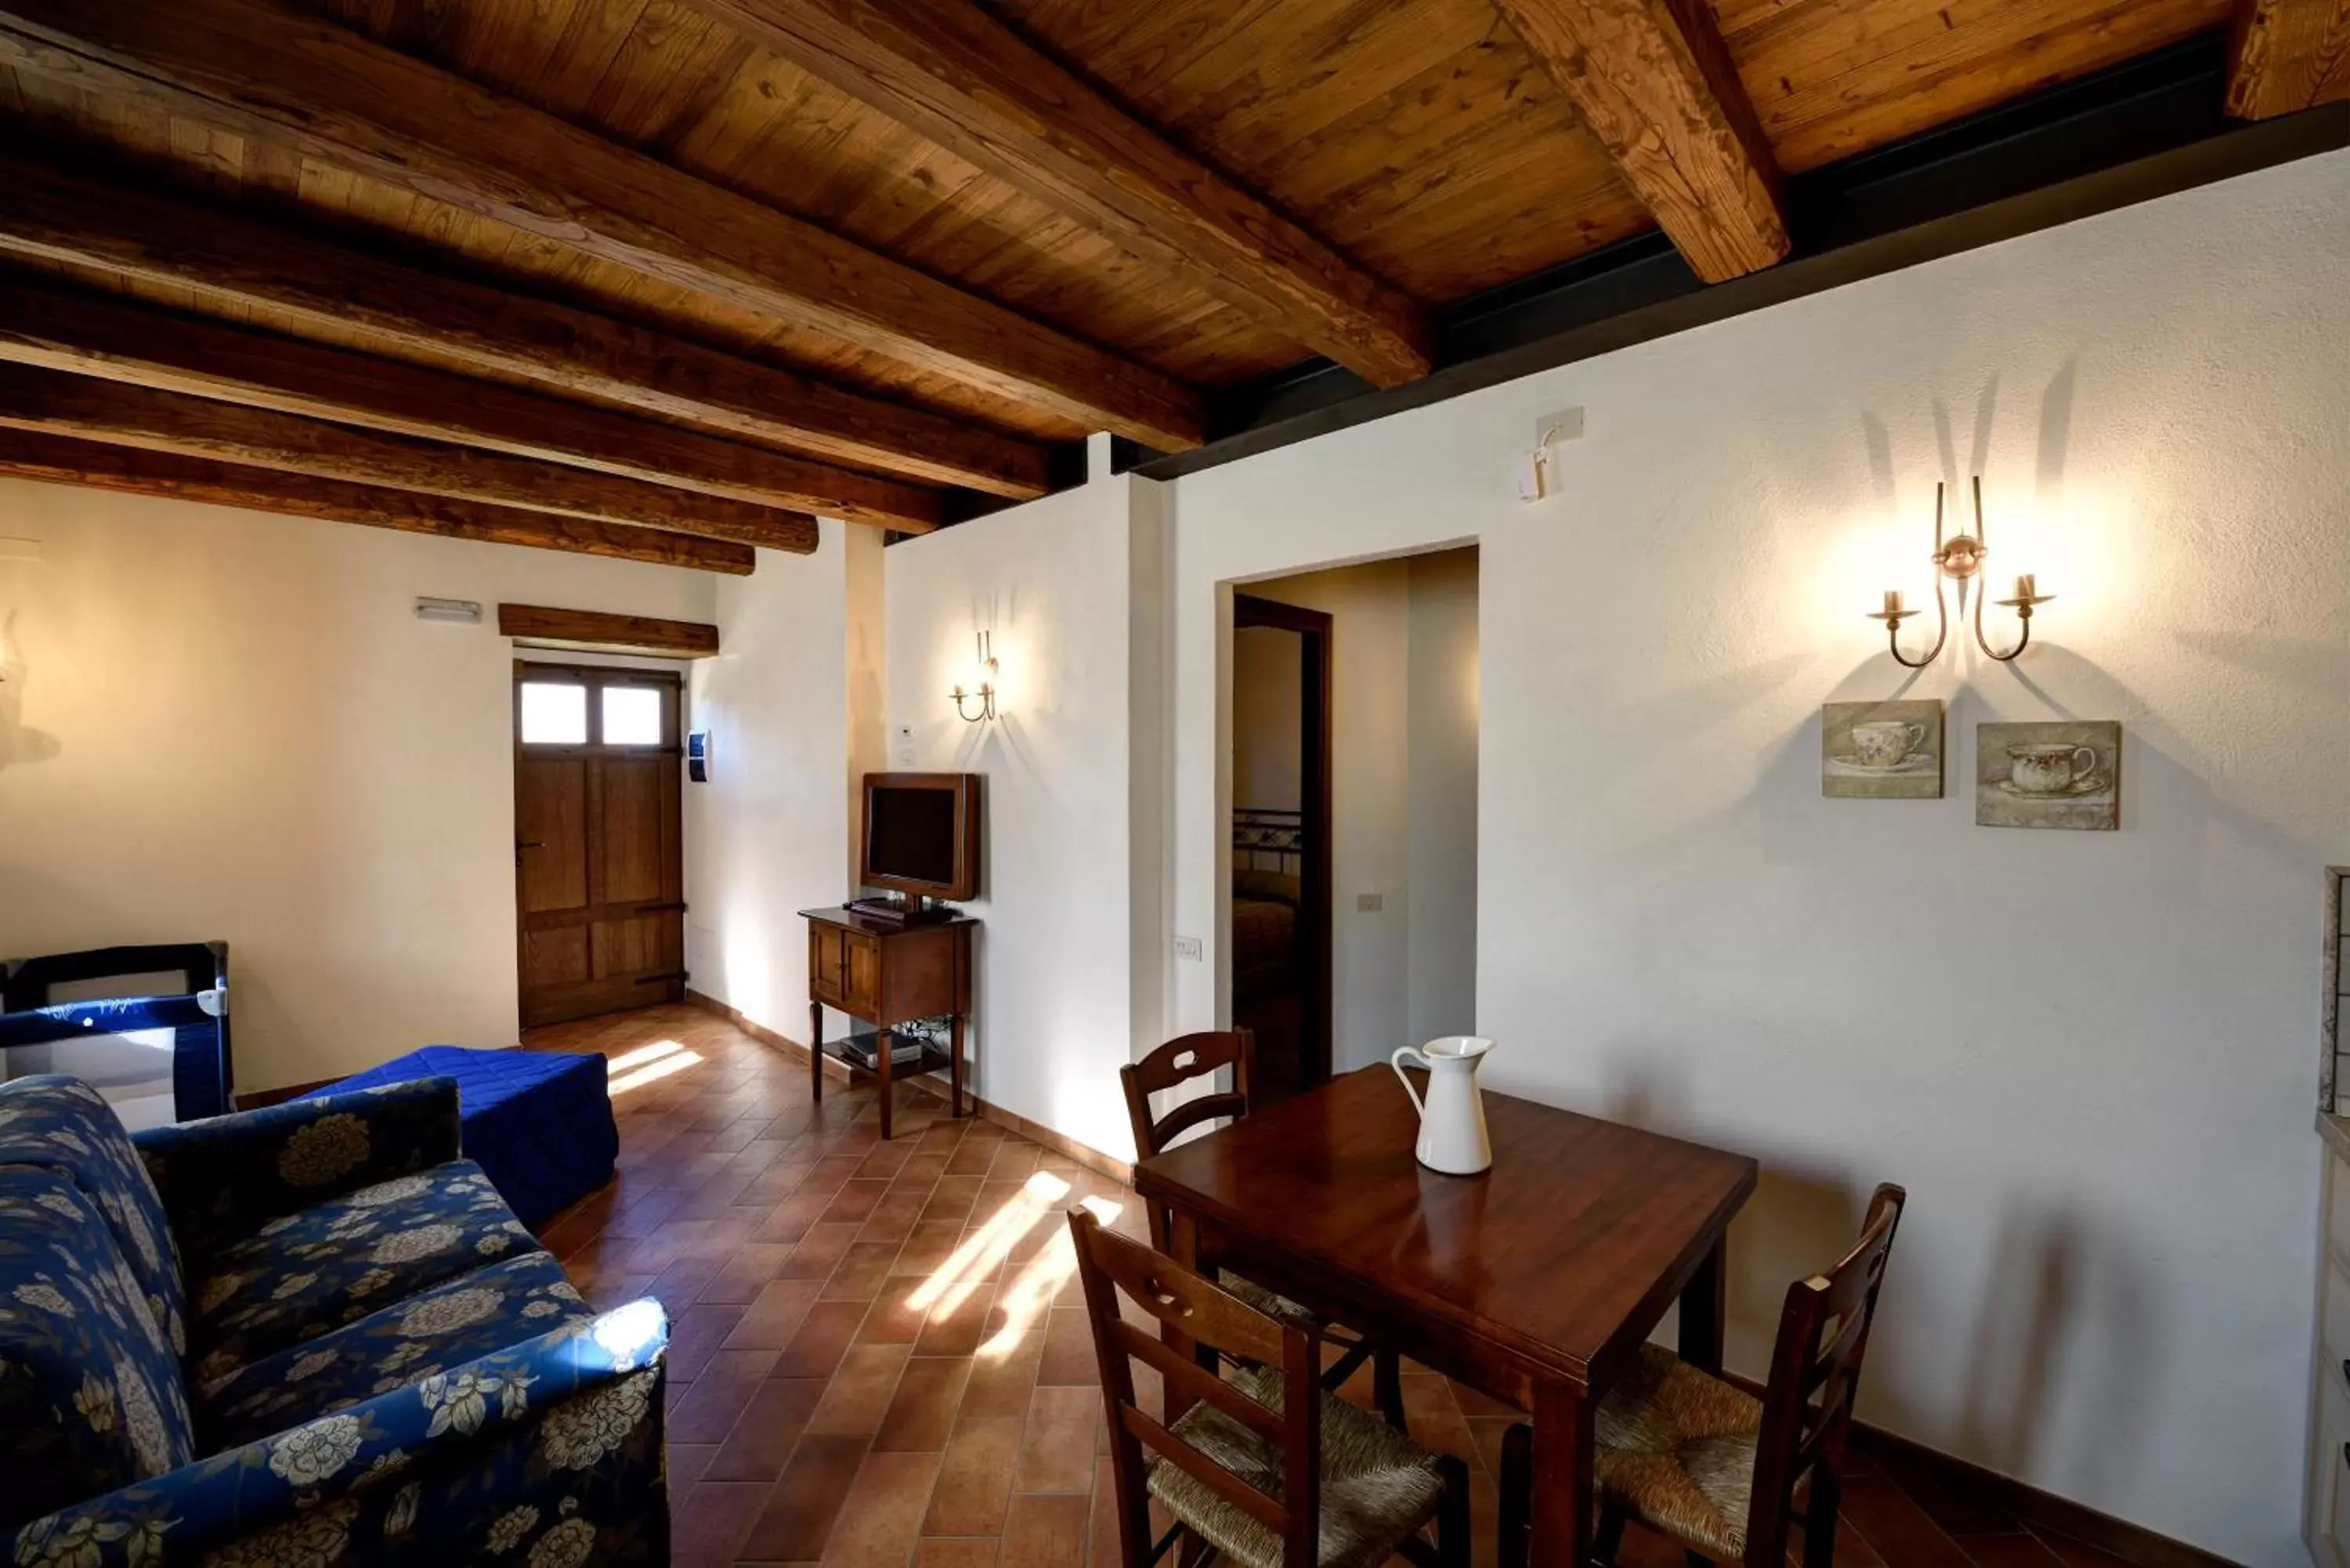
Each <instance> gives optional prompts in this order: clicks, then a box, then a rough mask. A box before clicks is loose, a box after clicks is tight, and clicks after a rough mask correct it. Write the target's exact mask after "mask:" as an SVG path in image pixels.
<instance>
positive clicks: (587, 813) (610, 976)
mask: <svg viewBox="0 0 2350 1568" xmlns="http://www.w3.org/2000/svg"><path fill="white" fill-rule="evenodd" d="M680 694H681V688H680V685H679V681H678V678H677V677H676V676H674V675H671V674H668V673H665V672H656V671H648V670H608V669H599V668H585V667H575V666H569V665H552V664H525V663H516V664H515V690H514V712H515V912H516V920H517V925H518V927H519V929H518V931H517V943H516V946H517V949H518V951H519V955H520V964H521V972H522V1022H523V1026H524V1027H525V1028H526V1029H527V1028H531V1027H534V1026H536V1025H537V1024H541V1023H558V1022H560V1021H562V1020H564V1019H567V1018H586V1017H588V1016H590V1015H592V1014H595V1013H598V1012H619V1011H620V1010H622V1009H624V1008H630V1007H647V1006H650V1005H652V1004H654V1003H656V1002H677V1001H681V1000H682V999H683V997H684V994H685V978H686V977H685V869H684V855H683V852H682V844H681V839H682V835H681V825H680V820H679V815H680V810H679V800H678V773H679V769H678V728H679V714H678V704H679V698H680Z"/></svg>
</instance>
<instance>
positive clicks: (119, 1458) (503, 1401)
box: [0, 1077, 669, 1568]
mask: <svg viewBox="0 0 2350 1568" xmlns="http://www.w3.org/2000/svg"><path fill="white" fill-rule="evenodd" d="M667 1345H668V1324H667V1322H666V1320H665V1319H664V1318H663V1316H662V1314H661V1310H660V1305H659V1304H658V1303H654V1302H650V1301H643V1302H636V1303H630V1304H629V1305H627V1306H624V1307H621V1308H619V1309H618V1310H616V1311H614V1312H610V1313H606V1314H602V1315H600V1316H599V1315H598V1314H595V1313H594V1312H592V1311H591V1310H589V1308H588V1307H587V1303H585V1302H583V1301H582V1300H581V1299H580V1297H579V1294H578V1293H577V1292H576V1291H575V1290H573V1289H572V1287H571V1286H570V1284H569V1283H568V1282H566V1281H565V1279H564V1277H563V1271H562V1269H561V1267H560V1266H558V1265H557V1264H556V1261H555V1259H554V1258H553V1257H552V1256H551V1255H549V1254H548V1253H547V1252H546V1251H544V1250H543V1249H541V1248H540V1247H539V1246H538V1245H537V1244H536V1242H535V1241H533V1240H532V1239H531V1236H530V1233H529V1232H528V1231H526V1230H525V1228H524V1227H523V1225H522V1224H521V1223H520V1222H519V1221H518V1220H515V1217H514V1215H513V1213H512V1212H511V1211H510V1210H507V1208H506V1207H505V1205H504V1203H502V1202H501V1201H500V1200H499V1199H498V1196H497V1193H496V1192H495V1190H494V1189H493V1188H492V1187H491V1186H490V1183H489V1180H488V1179H487V1178H486V1177H484V1175H483V1174H482V1171H481V1168H480V1167H478V1166H475V1165H473V1163H471V1162H470V1161H466V1160H463V1159H460V1158H458V1148H457V1091H456V1085H455V1084H454V1083H453V1082H452V1081H451V1080H449V1079H446V1078H436V1079H425V1080H421V1081H418V1082H412V1083H408V1084H401V1085H393V1086H390V1087H388V1088H380V1089H370V1090H363V1091H360V1092H358V1093H354V1094H350V1095H338V1096H331V1097H328V1098H326V1099H318V1100H305V1101H297V1102H294V1103H289V1104H286V1105H283V1106H272V1107H270V1108H269V1109H266V1110H260V1111H250V1112H246V1113H244V1114H242V1115H237V1116H219V1117H215V1118H213V1119H212V1120H209V1121H200V1122H191V1123H187V1124H185V1125H183V1126H179V1127H159V1128H155V1129H153V1130H151V1131H146V1132H141V1133H140V1134H139V1135H138V1136H137V1137H135V1138H133V1137H131V1136H130V1135H129V1134H127V1133H125V1132H124V1131H123V1129H122V1126H121V1123H120V1122H119V1121H118V1120H117V1119H116V1118H115V1116H114V1115H113V1113H112V1112H111V1111H109V1109H108V1108H107V1106H106V1104H105V1102H104V1101H103V1100H102V1099H100V1098H99V1096H98V1094H97V1092H96V1091H95V1090H93V1089H91V1088H90V1087H89V1086H88V1085H85V1084H83V1083H81V1082H79V1081H78V1080H76V1079H73V1078H66V1077H36V1078H22V1079H18V1080H16V1081H15V1082H13V1083H8V1084H5V1085H0V1540H7V1539H9V1538H10V1537H13V1541H12V1542H11V1547H12V1550H11V1551H10V1552H9V1554H8V1555H9V1559H10V1561H11V1562H12V1563H14V1564H15V1565H16V1568H45V1565H56V1568H107V1565H109V1564H117V1563H120V1564H124V1565H126V1568H161V1565H165V1564H172V1563H204V1564H208V1565H218V1568H237V1565H242V1564H255V1565H259V1564H272V1565H287V1568H292V1565H302V1568H324V1565H326V1564H328V1563H333V1564H336V1565H337V1568H344V1565H348V1564H364V1563H432V1564H435V1565H436V1568H445V1565H447V1564H452V1563H474V1562H481V1563H514V1564H517V1565H518V1568H579V1565H581V1564H587V1563H627V1562H651V1563H665V1562H667V1560H668V1556H669V1506H668V1492H667V1485H666V1481H665V1479H664V1469H663V1457H662V1442H661V1397H662V1376H663V1355H664V1353H665V1351H666V1348H667Z"/></svg>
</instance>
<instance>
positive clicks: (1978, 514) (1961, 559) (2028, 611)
mask: <svg viewBox="0 0 2350 1568" xmlns="http://www.w3.org/2000/svg"><path fill="white" fill-rule="evenodd" d="M1946 489H1948V486H1946V485H1942V484H1937V485H1935V486H1934V554H1933V556H1932V557H1931V559H1932V561H1933V563H1934V621H1935V632H1934V646H1933V647H1932V648H1930V649H1928V650H1927V653H1926V657H1925V658H1923V659H1911V658H1909V657H1908V655H1907V654H1905V653H1903V652H1902V651H1901V623H1902V622H1903V621H1905V620H1907V619H1908V618H1910V617H1911V616H1913V615H1919V614H1922V613H1924V612H1922V611H1919V610H1913V609H1910V608H1908V607H1906V606H1904V605H1903V604H1902V602H1901V590H1900V589H1898V588H1887V589H1886V590H1885V607H1884V608H1882V609H1876V610H1871V611H1869V612H1868V618H1869V619H1871V620H1881V621H1883V622H1884V623H1885V645H1886V647H1887V649H1889V650H1890V651H1891V652H1892V654H1893V657H1894V659H1896V660H1897V661H1898V662H1899V663H1900V664H1901V665H1903V666H1904V667H1905V668H1907V669H1910V670H1923V669H1925V668H1926V666H1928V665H1929V664H1931V663H1933V662H1934V660H1935V659H1939V658H1940V657H1941V654H1942V645H1943V644H1944V643H1946V642H1948V641H1949V640H1950V607H1949V606H1948V605H1947V604H1946V603H1944V602H1943V597H1942V584H1943V582H1944V580H1945V579H1948V580H1950V581H1952V582H1955V583H1957V584H1958V585H1959V593H1960V609H1961V613H1963V610H1964V606H1965V603H1966V600H1965V593H1966V584H1967V582H1968V580H1969V579H1970V578H1971V577H1973V576H1974V575H1975V574H1976V573H1977V572H1978V571H1980V570H1981V568H1982V563H1983V557H1984V556H1987V555H1989V554H1991V545H1989V544H1988V543H1987V542H1986V539H1987V535H1986V531H1985V530H1984V527H1983V507H1982V475H1981V474H1980V473H1979V474H1976V475H1975V476H1974V497H1975V531H1974V532H1973V533H1972V534H1953V535H1950V537H1949V538H1947V539H1946V538H1944V537H1943V536H1942V498H1943V492H1944V491H1945V490H1946ZM1985 597H1988V596H1987V595H1985V594H1984V593H1983V592H1982V590H1981V589H1980V588H1978V589H1977V590H1976V593H1975V646H1977V647H1978V648H1981V649H1982V650H1983V652H1984V653H1985V654H1986V655H1988V656H1989V657H1991V658H1992V659H1997V660H1998V661H1999V662H2000V663H2002V664H2005V663H2007V662H2008V661H2009V660H2010V659H2013V658H2015V656H2016V655H2018V654H2020V653H2022V651H2023V650H2024V649H2027V648H2029V647H2031V646H2032V612H2033V608H2034V607H2036V606H2039V605H2044V604H2046V603H2047V602H2048V601H2049V600H2051V599H2053V598H2054V597H2056V596H2055V595H2054V594H2043V593H2042V592H2040V591H2039V585H2038V584H2037V583H2036V582H2034V581H2033V576H2032V574H2031V573H2029V572H2026V573H2024V574H2023V575H2022V576H2018V577H2017V578H2016V579H2015V597H2013V598H2006V599H2002V600H2000V601H1999V603H2000V607H2002V609H2012V610H2013V611H2014V612H2015V618H2016V620H2017V621H2018V622H2019V623H2020V624H2021V625H2022V635H2021V636H2019V637H2018V638H2017V639H2015V646H2014V647H2013V648H2011V649H2008V650H2007V651H2006V652H2004V653H2002V652H2001V651H2000V650H1999V649H1995V648H1993V647H1992V646H1991V644H1990V643H1989V642H1988V641H1986V640H1985V639H1984V638H1983V628H1982V612H1983V600H1984V598H1985Z"/></svg>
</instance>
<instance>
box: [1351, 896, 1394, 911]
mask: <svg viewBox="0 0 2350 1568" xmlns="http://www.w3.org/2000/svg"><path fill="white" fill-rule="evenodd" d="M1387 907H1388V896H1387V895H1386V894H1385V893H1357V894H1356V895H1355V912H1356V913H1357V914H1360V915H1376V914H1378V912H1379V911H1380V910H1381V909H1386V908H1387Z"/></svg>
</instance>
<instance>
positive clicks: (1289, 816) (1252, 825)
mask: <svg viewBox="0 0 2350 1568" xmlns="http://www.w3.org/2000/svg"><path fill="white" fill-rule="evenodd" d="M1232 869H1233V870H1234V871H1236V872H1239V871H1270V872H1273V873H1274V874H1275V875H1277V876H1284V877H1299V876H1303V875H1304V874H1305V813H1304V812H1302V811H1277V810H1273V809H1271V808H1268V807H1264V806H1255V805H1236V806H1234V807H1233V808H1232Z"/></svg>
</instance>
